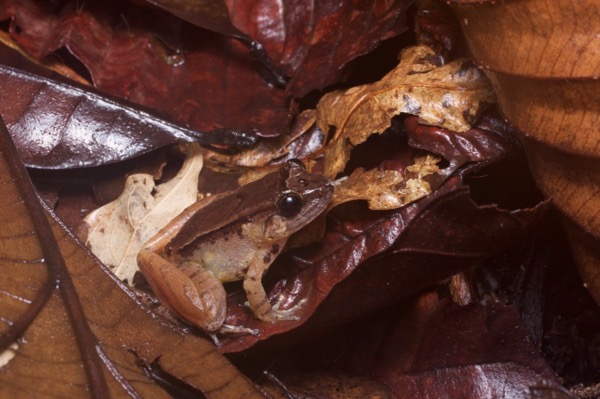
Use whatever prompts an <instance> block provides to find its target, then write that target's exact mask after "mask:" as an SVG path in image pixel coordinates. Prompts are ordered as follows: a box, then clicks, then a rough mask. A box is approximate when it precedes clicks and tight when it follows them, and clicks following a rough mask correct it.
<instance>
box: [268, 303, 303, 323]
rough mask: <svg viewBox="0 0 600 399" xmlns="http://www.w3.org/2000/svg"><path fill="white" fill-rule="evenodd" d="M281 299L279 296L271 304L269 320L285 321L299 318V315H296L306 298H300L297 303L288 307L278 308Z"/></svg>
mask: <svg viewBox="0 0 600 399" xmlns="http://www.w3.org/2000/svg"><path fill="white" fill-rule="evenodd" d="M283 302H284V301H283V299H282V298H279V299H278V300H277V302H275V304H274V305H273V308H272V309H271V313H270V314H269V318H270V319H271V320H270V321H286V320H300V316H298V315H296V313H298V312H299V311H300V310H301V309H302V308H303V307H304V304H305V303H306V298H304V299H301V300H300V301H299V302H298V303H297V304H295V305H294V306H292V307H291V308H289V309H280V307H281V305H282V304H283Z"/></svg>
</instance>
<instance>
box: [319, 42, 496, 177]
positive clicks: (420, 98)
mask: <svg viewBox="0 0 600 399" xmlns="http://www.w3.org/2000/svg"><path fill="white" fill-rule="evenodd" d="M439 62H440V59H439V57H438V56H437V55H436V53H435V52H434V51H433V50H432V49H431V48H429V47H427V46H415V47H410V48H407V49H405V50H403V51H402V54H401V60H400V63H399V64H398V66H397V67H396V68H395V69H394V70H392V71H391V72H390V73H388V74H387V75H386V76H384V77H383V78H382V79H381V80H379V81H378V82H375V83H372V84H368V85H363V86H356V87H352V88H350V89H347V90H345V91H335V92H331V93H328V94H326V95H325V96H323V98H322V99H321V101H319V104H318V105H317V124H318V125H319V127H320V128H321V130H323V131H324V132H327V131H329V127H335V137H336V138H335V139H334V140H335V142H334V144H333V147H334V148H333V149H330V150H328V151H327V153H326V164H329V165H331V166H329V167H327V166H326V170H327V173H328V175H330V176H333V175H335V174H337V173H338V172H340V171H341V170H342V169H343V166H344V165H345V161H346V160H347V159H348V156H349V146H355V145H357V144H360V143H362V142H364V141H365V140H366V139H367V138H368V137H369V136H370V135H372V134H374V133H382V132H383V131H384V130H385V129H387V128H388V127H389V126H390V125H391V120H392V118H393V117H394V116H396V115H398V114H400V113H408V114H413V115H418V116H419V120H420V121H421V122H422V123H425V124H429V125H434V126H440V127H444V128H447V129H450V130H455V131H457V132H465V131H467V130H469V129H470V128H471V125H472V124H473V122H474V121H475V119H476V118H477V117H478V116H479V114H480V113H481V111H482V110H483V109H484V108H485V107H486V106H487V105H488V104H490V103H493V102H494V95H493V91H492V88H491V86H490V84H489V82H488V80H487V79H486V77H485V75H484V74H483V72H481V71H480V70H479V69H477V68H476V67H475V66H473V65H472V64H471V63H470V61H468V60H466V59H462V60H456V61H453V62H451V63H449V64H446V65H440V64H439ZM346 141H347V142H346ZM350 148H351V147H350Z"/></svg>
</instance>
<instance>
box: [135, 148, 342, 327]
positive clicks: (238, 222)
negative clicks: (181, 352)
mask: <svg viewBox="0 0 600 399" xmlns="http://www.w3.org/2000/svg"><path fill="white" fill-rule="evenodd" d="M332 194H333V185H332V183H331V181H330V180H329V179H327V178H326V177H324V176H321V175H316V174H311V173H308V172H307V171H306V169H305V167H304V165H303V164H302V162H300V161H298V160H291V161H288V162H287V163H286V164H285V165H284V166H283V167H282V168H281V169H279V170H278V171H275V172H272V173H270V174H268V175H266V176H264V177H263V178H262V179H260V180H257V181H255V182H252V183H249V184H247V185H245V186H242V187H240V188H239V189H237V190H235V191H232V192H230V193H226V194H224V195H220V196H217V197H216V198H215V199H213V200H212V201H211V202H210V203H208V204H206V203H205V202H202V201H199V202H198V203H196V204H194V205H192V206H190V207H189V208H187V209H186V210H184V211H183V212H182V213H181V214H180V215H179V216H178V217H177V218H175V219H174V220H173V221H172V222H171V223H169V225H167V226H166V227H165V228H164V229H162V230H161V231H160V232H159V233H158V234H157V235H156V236H155V237H154V238H152V239H151V240H150V241H149V242H148V243H146V244H145V245H144V249H142V251H140V253H139V255H138V258H137V259H138V265H139V267H140V270H141V271H142V273H143V275H144V277H145V278H146V280H147V281H148V283H149V284H150V286H151V287H152V289H153V291H154V293H155V294H156V295H157V297H158V298H159V300H160V301H161V302H162V303H163V304H164V305H166V306H167V307H169V308H170V309H171V310H173V311H174V312H175V313H176V314H177V315H178V316H179V317H180V318H182V319H184V320H185V321H187V322H189V323H191V324H194V325H196V326H198V327H200V328H202V329H204V330H205V331H208V332H215V331H226V330H234V331H235V327H234V328H233V329H232V328H231V326H224V325H223V323H224V321H225V316H226V309H227V303H226V293H225V289H224V287H223V282H229V281H238V280H244V281H243V286H244V290H245V292H246V297H247V299H248V305H249V307H250V309H251V310H252V312H253V313H254V315H255V316H256V317H257V318H259V319H260V320H263V321H267V322H274V321H278V320H290V319H295V318H296V317H295V316H294V312H295V311H297V310H298V307H299V306H301V303H300V305H298V306H296V307H293V308H291V309H287V310H280V309H279V306H278V304H276V305H271V303H270V301H269V298H268V297H267V294H266V292H265V290H264V288H263V285H262V277H263V274H264V273H265V272H266V271H267V270H268V269H269V266H270V265H271V263H272V262H273V261H274V260H275V258H276V257H277V255H278V254H279V253H280V252H281V250H282V249H283V247H284V246H285V243H286V241H287V239H288V237H289V236H290V235H291V234H293V233H295V232H296V231H298V230H300V229H301V228H302V227H304V226H306V225H307V224H308V223H310V222H311V221H312V220H314V219H315V218H316V217H317V216H318V215H319V214H320V213H321V212H323V211H324V210H325V208H326V207H327V205H328V203H329V201H330V200H331V197H332Z"/></svg>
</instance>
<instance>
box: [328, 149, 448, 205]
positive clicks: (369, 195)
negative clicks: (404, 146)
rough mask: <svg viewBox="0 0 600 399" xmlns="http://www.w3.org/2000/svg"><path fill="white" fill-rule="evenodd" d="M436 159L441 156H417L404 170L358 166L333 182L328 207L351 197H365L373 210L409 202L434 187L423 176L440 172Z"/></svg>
mask: <svg viewBox="0 0 600 399" xmlns="http://www.w3.org/2000/svg"><path fill="white" fill-rule="evenodd" d="M439 161H440V158H438V157H436V156H433V155H430V154H427V155H424V156H420V157H416V158H415V163H414V164H412V165H410V166H409V167H407V168H406V169H405V170H404V171H397V170H379V169H371V170H368V171H365V170H364V169H362V168H358V169H356V170H355V171H354V172H352V174H351V175H350V176H348V177H347V178H342V179H339V180H337V181H336V187H335V192H334V195H333V199H332V201H331V204H330V208H333V207H335V206H337V205H339V204H342V203H344V202H348V201H354V200H366V201H367V202H368V204H369V209H372V210H389V209H396V208H400V207H401V206H404V205H407V204H410V203H411V202H414V201H416V200H418V199H419V198H423V197H424V196H426V195H429V194H431V192H432V191H433V189H435V188H432V187H431V185H430V183H429V181H427V179H426V177H427V176H431V175H433V174H439V172H440V169H439V167H438V166H437V163H438V162H439ZM440 181H441V180H440Z"/></svg>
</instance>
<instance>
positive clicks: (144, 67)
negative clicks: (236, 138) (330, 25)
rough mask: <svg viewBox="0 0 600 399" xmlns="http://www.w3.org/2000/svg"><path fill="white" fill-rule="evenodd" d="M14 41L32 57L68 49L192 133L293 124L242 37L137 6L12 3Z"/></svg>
mask: <svg viewBox="0 0 600 399" xmlns="http://www.w3.org/2000/svg"><path fill="white" fill-rule="evenodd" d="M9 18H10V26H9V31H10V33H11V36H12V37H13V39H14V40H15V41H16V42H17V43H18V44H19V45H20V46H22V47H23V48H24V49H26V50H27V51H28V52H29V53H30V54H32V55H33V56H34V57H35V58H38V59H40V58H44V57H46V56H48V55H49V54H52V53H53V52H55V51H56V50H58V49H61V48H66V49H68V51H69V52H70V53H71V54H73V55H74V56H75V57H76V58H77V59H78V60H79V61H80V62H81V63H82V64H83V65H84V66H85V68H86V69H87V71H88V72H89V74H90V76H91V78H92V81H93V83H94V86H95V87H96V88H98V89H100V90H102V91H104V92H107V93H109V94H113V95H116V96H118V97H121V98H125V99H128V100H130V101H132V102H135V103H138V104H141V105H144V106H147V107H150V108H153V109H155V110H159V111H161V112H163V113H165V114H166V115H168V116H170V117H171V118H172V119H173V120H174V121H175V122H177V123H178V124H181V125H184V126H189V127H190V128H192V129H194V130H199V131H210V130H214V129H220V128H229V129H234V130H241V131H245V132H256V133H257V134H260V135H266V136H269V135H270V136H276V135H278V134H280V133H281V132H283V131H285V128H286V127H287V125H288V122H289V119H290V113H291V111H290V102H289V98H288V95H287V94H286V93H285V92H284V90H283V89H278V88H276V87H273V86H271V85H269V84H268V83H267V82H265V80H264V79H262V77H261V76H260V74H259V73H258V72H257V71H258V70H259V67H258V65H259V64H258V63H257V62H255V61H253V59H252V56H251V55H250V54H249V50H248V49H247V48H246V46H245V45H243V44H241V43H239V41H238V40H237V39H233V38H227V37H224V36H222V35H219V34H215V33H212V32H210V31H207V30H204V29H201V28H196V27H193V26H191V25H189V24H186V23H184V22H183V21H181V20H180V19H178V18H176V17H175V16H172V15H170V14H169V13H166V12H163V11H160V10H158V9H156V8H154V7H152V8H150V7H147V6H141V5H139V4H134V3H132V2H122V1H116V0H114V1H112V2H110V3H107V2H106V1H105V2H101V3H97V2H85V3H83V4H79V2H78V1H76V0H72V1H67V2H61V3H60V4H56V3H53V4H50V3H47V2H33V1H16V0H7V1H4V2H2V3H1V4H0V20H5V19H9Z"/></svg>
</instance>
